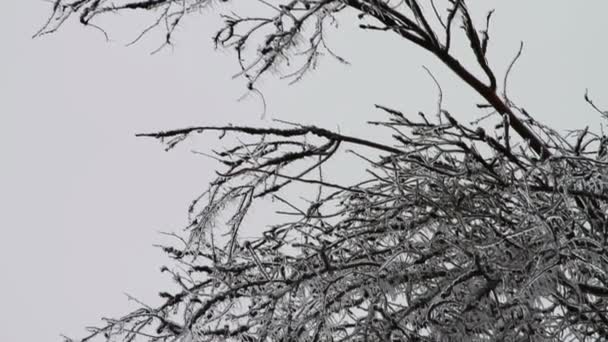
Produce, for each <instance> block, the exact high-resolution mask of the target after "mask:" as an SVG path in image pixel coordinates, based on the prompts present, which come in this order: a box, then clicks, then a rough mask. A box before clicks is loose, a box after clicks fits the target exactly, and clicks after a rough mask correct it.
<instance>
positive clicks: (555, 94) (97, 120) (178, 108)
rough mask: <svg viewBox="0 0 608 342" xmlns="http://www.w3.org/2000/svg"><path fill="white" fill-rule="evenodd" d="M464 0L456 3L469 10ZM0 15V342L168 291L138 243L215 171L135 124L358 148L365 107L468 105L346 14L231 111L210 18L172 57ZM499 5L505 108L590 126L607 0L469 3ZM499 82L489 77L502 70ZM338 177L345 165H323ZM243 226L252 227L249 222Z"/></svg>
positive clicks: (467, 114) (496, 51) (602, 81)
mask: <svg viewBox="0 0 608 342" xmlns="http://www.w3.org/2000/svg"><path fill="white" fill-rule="evenodd" d="M473 2H474V1H471V2H470V3H471V4H472V5H471V7H473V8H476V6H474V4H473ZM3 3H4V5H3V11H2V12H1V14H0V17H1V18H0V41H1V42H2V45H1V48H0V130H1V134H0V156H1V159H0V229H1V231H2V235H1V238H0V304H1V307H0V341H53V340H55V341H58V340H60V337H59V334H60V333H64V334H67V335H70V336H74V337H78V336H82V335H83V332H84V330H83V327H85V326H88V325H95V324H98V323H99V322H100V321H99V319H100V317H102V316H110V317H112V316H118V315H120V314H121V313H126V311H127V310H129V309H130V308H133V306H132V303H129V302H128V301H127V299H126V297H125V296H124V294H123V293H124V292H128V293H130V294H133V295H136V296H137V297H139V298H141V299H144V300H146V301H148V302H150V303H158V297H157V295H156V293H157V292H158V291H159V290H161V289H162V286H163V284H167V283H168V282H167V280H166V279H167V277H166V276H164V275H161V274H160V273H159V267H160V266H161V265H162V264H163V262H164V261H165V260H166V259H165V258H164V255H163V254H162V253H161V251H160V250H158V249H155V248H153V247H152V246H151V245H152V244H154V243H159V242H162V241H166V240H164V239H163V237H162V236H160V235H159V234H158V231H177V230H179V229H180V228H181V227H182V226H183V225H184V223H185V217H186V207H187V205H188V204H189V202H190V200H191V199H192V198H193V197H194V196H196V195H197V194H198V193H199V192H200V191H202V190H204V189H205V187H206V186H207V184H208V182H209V181H210V180H211V177H212V175H213V171H214V170H215V169H216V168H217V166H218V165H217V164H216V163H215V162H213V161H212V160H210V159H207V158H204V157H201V156H197V155H193V154H191V153H190V152H189V150H190V148H194V147H195V148H197V149H199V150H202V151H209V149H210V148H211V147H213V146H216V147H217V146H218V145H217V143H215V137H216V136H215V135H208V136H206V137H204V138H200V139H196V144H190V145H188V144H186V145H184V146H183V147H182V148H178V149H176V150H174V151H172V152H171V153H166V152H164V151H163V148H162V146H160V145H159V144H158V143H156V142H155V141H152V140H146V139H142V138H135V137H134V134H135V133H137V132H142V131H150V130H160V129H168V128H178V127H183V126H188V125H194V124H209V123H213V124H221V123H230V122H232V123H235V124H253V125H270V124H272V122H271V121H270V117H273V118H278V119H283V120H288V121H297V122H304V123H314V124H317V125H319V126H323V127H326V128H329V129H337V127H339V128H340V130H341V131H342V132H343V133H346V134H352V135H357V134H362V135H364V136H366V137H368V138H374V136H373V135H374V134H377V131H370V130H366V129H364V126H363V122H364V121H365V120H371V119H374V120H377V119H381V118H384V116H383V114H382V113H380V112H378V111H375V110H374V109H373V104H374V103H381V104H384V105H386V106H389V107H395V108H399V109H402V110H404V111H405V112H407V113H412V114H414V113H416V112H417V111H419V110H422V111H425V112H427V113H432V112H434V110H435V101H436V90H435V88H434V85H433V83H432V81H431V80H430V79H429V77H428V75H426V73H425V71H424V70H423V69H422V67H421V66H422V65H423V64H424V65H427V66H428V67H430V68H431V70H432V71H433V72H434V74H435V76H436V77H437V78H438V79H439V80H440V82H441V83H442V85H443V90H444V97H445V98H444V104H445V108H446V109H448V110H450V111H451V112H452V114H453V115H454V116H456V117H457V118H460V119H461V120H462V121H470V120H472V119H473V118H475V117H476V116H477V115H478V114H480V112H477V113H475V112H474V111H472V110H471V109H472V107H471V104H472V103H474V101H475V100H476V99H477V97H476V96H475V95H474V94H473V93H472V92H471V91H469V90H468V89H466V88H465V86H464V84H463V83H460V82H458V81H457V80H455V79H454V77H453V76H452V75H450V74H449V73H448V72H447V70H446V69H445V68H444V67H442V66H440V65H439V64H438V63H437V62H436V61H434V60H433V59H432V58H431V57H430V56H429V55H427V54H426V53H423V52H421V51H420V50H419V49H417V48H415V47H414V46H413V45H412V44H409V43H407V42H404V41H403V40H399V39H397V38H396V37H394V36H393V35H391V34H390V33H388V34H387V33H376V32H361V31H359V30H356V29H352V28H351V27H354V26H355V25H351V24H353V23H352V22H351V21H350V19H349V18H345V19H344V20H343V22H342V25H341V27H340V30H338V31H334V34H332V35H330V36H329V41H330V42H331V44H332V47H333V49H334V51H336V52H337V53H339V54H340V55H342V56H343V57H346V58H347V59H348V60H349V61H350V62H351V63H352V65H351V66H349V67H346V66H342V65H340V64H339V63H337V62H335V61H333V60H331V59H330V58H326V59H324V60H323V61H322V62H321V64H320V68H319V69H318V70H317V71H315V72H313V73H312V74H310V75H309V76H307V77H306V78H305V79H304V80H303V81H302V82H300V83H298V84H296V85H295V86H287V82H285V81H279V80H277V79H276V78H275V79H272V78H268V77H267V78H266V79H265V81H263V82H262V83H261V84H260V88H261V89H262V90H263V91H264V93H265V95H266V100H267V102H268V113H267V118H266V119H265V120H261V119H260V112H261V103H260V101H259V100H257V99H256V98H248V99H246V100H244V101H241V102H237V101H236V99H238V98H239V97H240V96H241V95H242V94H243V93H244V92H245V86H244V84H245V83H244V81H243V80H232V79H231V76H232V75H233V74H234V73H236V72H237V71H238V69H237V65H236V61H235V58H234V56H233V55H232V54H230V53H228V52H221V51H214V50H213V46H212V43H211V39H210V37H211V35H212V34H213V33H214V32H215V30H216V29H217V28H219V26H218V25H219V22H218V21H217V20H214V19H213V18H214V16H213V15H204V16H195V17H192V18H191V20H189V21H187V22H186V24H185V25H184V26H183V27H182V28H181V29H180V30H179V31H178V33H177V34H176V36H175V38H176V43H177V45H176V47H175V49H174V50H171V49H167V50H165V51H163V52H161V53H159V54H157V55H154V56H150V55H149V53H148V52H150V51H151V50H152V49H153V48H154V47H156V44H157V43H160V41H161V39H162V37H161V36H160V35H156V36H151V37H149V38H148V39H147V40H146V41H144V42H142V44H140V45H137V46H135V47H130V48H126V47H124V43H126V42H127V41H128V40H129V38H131V37H134V36H136V34H137V33H138V28H139V27H143V26H144V24H145V23H144V22H139V21H138V22H137V25H136V24H134V23H133V22H131V23H130V22H129V21H130V19H131V18H132V17H130V16H122V17H120V18H116V19H112V20H107V22H106V25H108V26H106V27H109V28H110V29H109V32H110V33H113V34H112V38H114V41H112V42H110V43H106V42H105V41H104V39H103V37H102V36H101V35H100V33H99V32H97V31H95V30H92V29H85V28H82V27H79V26H76V25H67V26H66V27H64V28H63V29H62V30H61V31H59V32H58V33H57V34H55V35H53V36H47V37H45V38H42V39H37V40H32V39H31V38H30V37H31V35H32V34H33V33H34V32H35V31H36V30H37V29H38V27H39V26H40V24H42V23H43V22H44V20H45V19H46V15H47V14H48V10H49V9H50V5H49V4H48V3H46V2H43V1H37V0H34V1H25V0H4V2H3ZM484 3H486V4H487V7H491V6H494V7H495V8H496V9H497V11H496V13H495V18H494V26H493V28H492V29H491V36H492V40H491V44H490V52H489V58H490V63H491V65H492V66H493V67H494V69H495V70H496V71H497V73H498V75H502V73H503V72H504V70H505V69H506V67H507V65H508V62H509V60H510V59H511V58H512V57H513V56H514V54H515V52H516V50H517V48H518V46H519V41H520V40H524V42H525V50H524V54H523V56H522V59H521V60H520V61H519V63H518V64H517V66H516V68H515V70H514V72H513V74H512V78H511V83H510V94H511V97H512V99H513V100H515V101H516V102H517V103H518V104H519V105H521V106H524V107H526V108H527V109H529V111H530V112H531V113H533V115H535V117H536V118H537V119H539V120H541V121H545V122H547V123H549V124H552V125H553V126H554V127H556V128H558V129H572V128H582V127H584V126H585V125H588V124H589V125H592V128H595V130H598V131H599V122H600V121H599V118H598V116H597V114H595V113H593V112H592V110H590V109H589V107H588V106H587V105H586V104H585V103H584V101H583V94H584V91H585V88H589V89H590V90H591V94H592V95H593V97H594V98H595V99H596V102H597V103H598V104H599V105H600V106H601V105H602V104H605V106H604V107H605V108H607V109H608V94H607V91H606V90H607V89H608V67H607V66H606V61H607V60H608V46H607V44H608V43H606V39H605V33H606V32H608V24H607V23H606V21H605V15H606V13H608V2H606V1H602V0H596V1H591V0H588V1H566V0H559V1H558V0H543V1H540V0H537V1H524V0H517V1H513V0H511V1H484ZM500 77H501V76H500ZM334 171H335V172H337V174H338V176H339V177H341V178H344V177H346V176H347V174H348V173H349V171H350V170H349V169H348V168H347V167H343V168H342V169H340V168H336V169H335V170H334ZM258 216H259V217H257V216H255V215H254V217H255V219H253V221H255V222H254V224H255V225H256V226H262V225H263V224H264V221H263V220H262V215H258Z"/></svg>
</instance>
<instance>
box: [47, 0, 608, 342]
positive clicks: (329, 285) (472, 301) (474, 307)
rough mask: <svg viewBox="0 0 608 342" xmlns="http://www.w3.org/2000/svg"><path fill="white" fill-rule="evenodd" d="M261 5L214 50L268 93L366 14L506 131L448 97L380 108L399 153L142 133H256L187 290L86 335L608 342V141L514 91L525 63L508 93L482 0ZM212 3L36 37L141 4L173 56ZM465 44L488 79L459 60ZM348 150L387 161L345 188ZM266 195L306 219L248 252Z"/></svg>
mask: <svg viewBox="0 0 608 342" xmlns="http://www.w3.org/2000/svg"><path fill="white" fill-rule="evenodd" d="M260 3H262V4H263V5H264V6H263V7H262V9H261V10H260V12H262V13H263V14H257V13H256V14H252V15H250V16H241V15H243V14H231V15H223V18H224V19H225V26H224V27H223V28H222V29H221V30H220V31H219V32H218V33H217V34H216V35H215V38H214V40H215V42H216V44H217V45H220V46H228V47H233V48H234V49H235V50H236V53H237V57H238V58H237V60H238V63H239V65H240V66H241V68H242V73H241V75H242V76H243V77H245V78H246V79H247V80H248V82H249V83H248V87H249V88H250V89H255V84H256V81H257V80H258V79H259V78H260V77H261V76H262V75H264V74H265V73H267V71H269V70H270V69H271V68H272V67H273V66H275V65H277V64H281V63H283V64H285V63H287V62H290V65H293V63H294V61H299V62H301V66H300V67H297V68H295V70H293V72H292V73H290V74H289V75H288V76H291V77H293V78H294V80H298V79H299V78H300V77H301V76H302V75H303V74H304V73H305V72H306V71H308V70H310V69H311V68H314V66H315V63H316V60H317V58H318V57H319V55H320V53H321V51H325V52H328V53H329V54H331V55H333V56H334V57H336V58H338V59H339V60H342V59H341V57H338V56H337V55H335V54H334V53H333V52H332V51H331V50H330V48H329V47H328V46H327V45H326V43H325V40H324V32H325V31H324V30H325V27H326V26H327V25H331V24H332V23H333V22H334V21H335V20H337V18H336V17H337V16H338V15H340V14H341V13H343V12H347V11H351V12H352V11H355V12H356V13H358V17H359V19H360V20H361V24H360V27H361V28H362V29H366V30H377V31H381V32H383V31H390V32H393V33H396V34H397V35H399V36H400V37H401V38H403V39H405V40H407V41H409V42H411V43H413V44H414V45H416V46H418V47H419V48H422V49H424V50H426V51H428V52H429V53H430V54H432V55H433V56H435V57H436V58H438V59H439V60H440V61H441V62H443V64H445V65H446V66H447V67H448V68H449V69H450V70H451V71H452V72H454V73H455V74H456V75H457V76H458V77H459V78H460V79H461V80H462V81H464V82H465V83H466V84H467V85H468V86H470V87H471V88H472V89H474V90H475V91H476V92H477V93H479V94H480V95H481V97H482V98H483V99H485V101H486V103H484V104H481V105H479V107H480V108H483V109H487V110H488V111H489V115H490V116H491V118H490V119H494V120H495V122H494V124H495V127H494V128H493V129H492V130H491V131H490V132H488V130H487V128H485V129H484V128H483V127H482V126H481V125H479V124H478V125H476V126H477V127H475V126H469V125H466V124H463V123H461V122H460V121H459V120H458V119H457V117H456V116H453V115H452V114H450V113H449V112H448V111H447V110H446V109H445V108H443V107H442V104H441V98H440V99H439V108H438V112H437V113H436V114H437V115H436V117H434V118H431V117H430V116H427V115H424V114H420V116H419V117H417V118H411V117H408V116H407V115H405V114H403V113H402V112H400V111H398V110H395V109H391V108H388V107H386V106H381V105H377V108H378V109H379V110H382V111H384V112H386V113H387V115H388V119H387V120H386V121H381V122H371V123H370V124H371V125H378V126H382V127H386V128H388V129H390V130H391V132H393V133H392V135H391V138H392V139H393V143H391V144H386V143H382V142H379V141H372V140H366V139H363V138H359V137H354V136H348V135H344V134H341V133H337V132H333V131H330V130H326V129H323V128H320V127H315V126H304V125H292V126H287V127H283V128H255V127H241V126H224V127H211V126H195V127H189V128H184V129H177V130H169V131H162V132H154V133H145V134H140V135H139V136H143V137H152V138H157V139H160V140H161V141H162V142H164V143H165V144H166V146H167V148H168V149H171V148H173V147H174V146H176V145H177V144H179V143H180V142H181V141H183V140H184V139H187V138H188V137H189V136H191V135H194V134H199V133H203V132H206V131H216V132H220V133H221V135H222V136H224V135H227V134H237V135H245V136H253V137H254V138H258V140H256V141H254V142H242V143H239V144H236V145H235V146H234V147H233V148H230V149H227V150H225V151H222V152H217V153H216V156H215V158H217V159H218V160H219V161H220V162H221V163H222V164H223V165H224V166H225V167H226V170H225V171H222V172H221V173H219V177H218V178H217V180H216V181H215V182H213V183H212V184H211V186H210V189H209V190H208V191H207V192H205V193H204V194H202V195H201V197H199V198H198V199H196V200H195V201H194V202H193V204H192V206H191V207H190V210H189V212H190V214H191V218H190V225H189V227H188V228H189V235H188V236H187V237H186V238H184V237H180V236H176V238H177V241H178V242H179V243H180V245H179V246H177V247H176V246H166V247H164V248H163V249H164V251H165V252H166V253H167V254H168V255H169V256H170V257H171V258H172V259H174V260H175V261H176V262H177V263H179V265H180V266H181V268H180V270H171V269H169V268H167V267H164V268H163V269H162V270H163V272H169V273H171V275H172V276H173V278H174V280H175V282H176V284H177V286H178V289H179V290H178V291H177V292H173V293H169V292H167V291H163V292H160V296H161V297H162V298H164V304H162V305H161V306H159V307H156V308H152V307H149V306H146V305H142V306H141V308H140V309H138V310H136V311H134V312H132V313H130V314H128V315H126V316H124V317H121V318H119V319H116V320H108V321H107V322H106V325H105V326H102V327H99V328H95V329H92V331H91V334H90V335H89V336H88V337H85V338H84V339H83V341H86V340H90V339H93V338H94V337H96V336H106V337H107V338H108V340H113V339H122V340H124V341H132V340H135V339H138V338H141V339H143V340H149V341H224V340H227V341H448V340H455V341H460V340H490V341H494V340H497V341H502V340H511V341H520V340H522V341H523V340H533V341H562V340H568V341H597V340H606V336H608V316H607V315H608V314H607V310H608V274H607V272H608V253H607V251H608V249H607V244H606V241H607V238H608V219H607V218H606V215H607V211H606V210H607V205H608V192H607V190H606V186H607V185H608V183H607V178H606V177H607V176H606V175H607V174H608V169H607V167H608V163H606V161H605V155H606V145H607V142H608V137H606V136H605V135H603V134H600V133H594V132H593V131H591V130H589V129H588V128H585V129H581V130H577V131H574V132H571V133H568V134H561V133H559V132H556V131H555V130H553V129H551V128H550V127H548V126H546V125H544V124H542V123H540V122H538V121H537V120H535V119H534V118H533V117H532V116H531V115H530V114H529V113H528V112H527V111H526V110H525V109H524V108H521V107H519V106H517V105H516V104H515V103H513V102H512V101H511V100H510V99H509V97H508V95H507V93H506V87H507V77H508V74H509V72H510V70H511V67H512V66H513V64H514V63H515V62H516V61H517V58H518V57H519V54H518V55H517V57H516V58H515V59H514V60H513V61H512V63H511V67H509V70H508V71H507V73H506V75H505V76H504V80H503V82H502V84H500V85H499V82H498V80H497V76H496V74H495V72H494V71H493V70H492V68H491V67H490V64H489V62H488V60H487V58H486V51H487V49H488V42H489V39H490V36H489V26H490V23H491V18H492V12H489V13H488V14H487V16H486V17H485V18H484V26H483V29H481V30H480V29H479V28H478V27H477V26H476V25H475V24H474V20H473V15H471V12H470V10H469V7H468V6H467V3H466V2H465V1H464V0H445V1H438V0H437V1H429V2H422V1H416V0H405V1H401V2H397V3H394V4H393V3H389V2H387V1H382V0H293V1H275V3H278V4H271V3H270V2H266V1H260ZM211 4H212V1H211V0H184V1H171V0H145V1H141V2H126V3H123V4H121V5H116V4H113V3H112V2H108V1H100V0H78V1H73V2H69V1H64V0H58V1H56V2H55V3H54V6H53V12H52V15H51V17H50V19H49V21H48V22H47V24H46V25H45V26H44V27H43V28H42V30H41V31H40V32H39V33H38V35H42V34H45V33H52V32H55V31H56V30H57V28H59V27H60V26H61V25H62V24H63V23H64V22H66V21H67V20H68V19H70V18H71V17H74V16H75V17H77V18H78V19H79V20H80V22H81V23H83V24H85V25H89V26H94V24H92V20H93V19H95V18H96V17H98V16H99V15H102V14H105V13H108V12H109V13H120V12H123V11H128V10H138V11H143V12H154V13H156V14H157V15H158V18H157V20H156V21H154V22H153V23H152V25H151V26H150V27H149V28H147V29H146V30H144V32H143V33H142V34H146V33H148V32H150V31H151V30H152V29H154V28H155V27H157V26H158V27H164V28H165V29H166V34H165V37H166V40H165V45H166V44H171V37H172V34H173V32H174V30H175V28H176V27H177V26H178V25H179V23H180V20H182V19H183V18H184V17H185V16H186V15H188V14H190V13H192V12H194V11H196V10H198V9H200V8H202V7H204V6H209V5H211ZM235 8H236V9H238V8H239V5H236V6H235ZM459 27H460V29H461V30H459V29H458V28H459ZM99 29H101V28H99ZM458 34H460V35H461V38H464V39H465V40H466V42H467V45H468V49H469V50H470V52H471V53H472V54H473V56H474V57H475V58H474V63H475V65H474V66H473V67H467V66H465V64H464V63H463V62H461V61H460V60H459V59H458V58H457V57H456V56H455V55H454V53H453V52H452V50H453V45H454V43H453V42H456V41H457V40H456V37H457V35H458ZM479 73H481V75H483V76H481V77H480V76H477V75H476V74H479ZM431 76H432V75H431ZM499 88H501V89H500V90H499ZM500 91H502V92H500ZM585 99H586V101H587V102H588V103H589V105H591V106H592V107H593V108H594V109H596V110H597V112H598V113H599V114H600V115H601V116H603V117H608V112H606V111H602V110H601V109H600V108H598V107H597V106H596V105H595V104H594V102H593V101H592V100H591V99H590V98H589V97H588V96H585ZM346 145H349V146H350V147H351V148H358V149H363V148H365V149H371V150H373V151H375V152H376V153H377V154H378V155H377V157H376V158H373V159H370V158H367V157H365V156H363V155H361V158H362V159H363V160H364V161H365V163H366V167H368V168H369V173H368V174H369V175H370V176H369V178H367V179H362V180H361V182H359V183H357V184H338V183H333V182H329V181H327V180H326V178H324V176H323V172H322V170H323V166H324V165H325V164H326V163H328V162H329V161H330V160H332V157H334V156H335V155H337V153H338V152H339V150H340V148H341V147H343V146H346ZM298 183H302V184H307V185H315V186H317V187H318V189H319V190H318V193H317V195H316V198H315V200H314V201H312V202H311V203H309V204H308V205H307V206H306V207H302V206H301V205H300V204H299V203H295V202H293V201H290V200H289V199H287V197H286V196H284V195H285V193H286V192H287V191H286V189H287V188H289V187H290V186H293V185H294V184H298ZM262 198H272V199H274V200H275V201H277V202H279V203H282V204H283V205H284V206H286V207H288V208H289V210H290V211H289V212H287V213H285V215H286V216H285V220H284V221H283V223H282V224H278V225H272V226H268V227H267V228H266V230H265V231H264V233H263V235H262V236H261V237H260V238H258V239H253V240H246V241H244V240H243V239H241V238H240V234H241V233H240V232H241V228H242V224H243V222H244V220H245V216H246V215H247V212H248V209H250V208H251V206H252V205H253V204H254V203H255V202H256V201H259V200H260V199H262ZM220 220H221V221H225V224H222V223H221V222H219V221H220Z"/></svg>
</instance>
